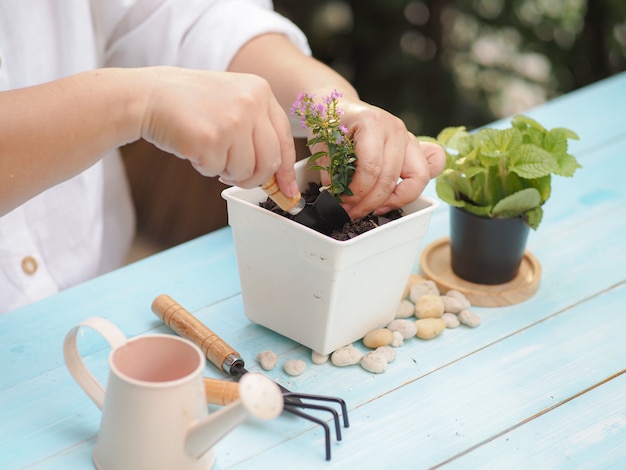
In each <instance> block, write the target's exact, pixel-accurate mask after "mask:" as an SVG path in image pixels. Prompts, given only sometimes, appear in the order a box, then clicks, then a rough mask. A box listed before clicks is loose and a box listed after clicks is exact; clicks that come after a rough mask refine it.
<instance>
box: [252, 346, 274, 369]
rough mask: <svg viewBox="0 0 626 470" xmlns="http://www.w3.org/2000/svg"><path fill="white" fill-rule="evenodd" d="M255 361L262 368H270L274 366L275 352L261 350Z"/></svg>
mask: <svg viewBox="0 0 626 470" xmlns="http://www.w3.org/2000/svg"><path fill="white" fill-rule="evenodd" d="M256 359H257V361H259V364H261V367H262V368H263V369H264V370H272V369H273V368H274V367H275V366H276V360H277V357H276V353H275V352H273V351H267V350H266V351H262V352H260V353H259V354H257V356H256Z"/></svg>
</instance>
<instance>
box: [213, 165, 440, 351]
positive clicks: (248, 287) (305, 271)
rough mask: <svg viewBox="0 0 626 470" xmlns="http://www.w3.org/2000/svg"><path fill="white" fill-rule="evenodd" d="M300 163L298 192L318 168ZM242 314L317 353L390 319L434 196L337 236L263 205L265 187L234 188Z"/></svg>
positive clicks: (227, 195) (231, 205)
mask: <svg viewBox="0 0 626 470" xmlns="http://www.w3.org/2000/svg"><path fill="white" fill-rule="evenodd" d="M306 165H307V164H306V161H305V160H304V161H300V162H298V163H297V164H296V173H297V178H298V181H299V182H300V190H301V191H304V190H305V189H306V187H307V186H308V182H309V181H317V182H319V172H317V171H308V170H307V169H306ZM222 196H223V197H224V199H226V201H227V206H228V223H229V225H230V226H231V227H232V233H233V239H234V243H235V250H236V253H237V264H238V267H239V278H240V282H241V294H242V297H243V306H244V311H245V315H246V316H247V317H248V319H250V320H251V321H252V322H255V323H258V324H260V325H263V326H265V327H267V328H269V329H271V330H273V331H275V332H277V333H280V334H282V335H284V336H286V337H288V338H290V339H292V340H294V341H297V342H298V343H300V344H303V345H305V346H307V347H309V348H311V349H312V350H313V351H316V352H318V353H320V354H329V353H331V352H333V351H335V350H336V349H338V348H340V347H342V346H345V345H347V344H350V343H352V342H354V341H357V340H359V339H361V338H362V337H363V336H365V335H366V334H367V333H369V332H370V331H372V330H374V329H376V328H379V327H382V326H384V325H386V324H387V323H389V322H390V321H391V320H393V318H394V316H395V313H396V309H397V307H398V304H399V302H400V300H401V296H402V292H403V290H404V287H405V285H406V282H407V280H408V277H409V275H410V274H411V270H412V268H413V266H414V265H415V260H416V258H417V255H418V254H419V248H420V245H421V242H422V238H423V237H424V234H425V233H426V230H427V228H428V224H429V222H430V217H431V215H432V212H433V211H434V210H435V209H436V208H437V207H438V206H439V203H438V202H437V201H436V200H433V199H430V198H427V197H424V196H422V197H420V198H419V199H418V200H416V201H414V202H413V203H411V204H409V205H407V206H405V207H403V211H404V215H403V217H401V218H399V219H397V220H394V221H392V222H389V223H387V224H385V225H383V226H381V227H378V228H376V229H374V230H370V231H369V232H367V233H364V234H361V235H359V236H357V237H355V238H353V239H351V240H347V241H338V240H335V239H333V238H330V237H328V236H325V235H322V234H321V233H318V232H316V231H315V230H312V229H310V228H308V227H305V226H303V225H301V224H298V223H297V222H294V221H292V220H289V219H287V218H285V217H283V216H281V215H278V214H274V213H272V212H270V211H268V210H266V209H263V208H262V207H260V206H259V202H261V201H264V200H265V199H266V198H267V196H266V194H265V193H264V192H263V191H262V190H261V189H260V188H255V189H241V188H236V187H233V188H229V189H226V190H225V191H223V192H222Z"/></svg>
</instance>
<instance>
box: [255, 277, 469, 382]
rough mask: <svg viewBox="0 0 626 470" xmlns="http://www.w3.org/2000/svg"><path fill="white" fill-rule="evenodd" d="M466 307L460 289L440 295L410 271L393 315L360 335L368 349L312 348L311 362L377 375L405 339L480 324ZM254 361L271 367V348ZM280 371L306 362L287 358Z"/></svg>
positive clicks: (294, 371)
mask: <svg viewBox="0 0 626 470" xmlns="http://www.w3.org/2000/svg"><path fill="white" fill-rule="evenodd" d="M470 309H471V304H470V302H469V300H468V299H467V298H466V297H465V295H463V294H462V293H461V292H459V291H456V290H449V291H448V292H446V293H443V294H442V293H441V292H439V288H438V287H437V285H436V284H435V283H434V282H433V281H430V280H427V279H424V278H423V277H422V276H419V275H417V274H413V275H411V276H410V277H409V281H408V282H407V285H406V287H405V290H404V294H403V295H402V300H401V301H400V304H399V305H398V309H397V311H396V315H395V318H394V319H393V320H392V321H391V322H390V323H389V324H388V325H386V326H385V327H384V328H378V329H376V330H374V331H370V332H369V333H368V334H367V335H365V336H364V337H363V340H362V342H363V346H365V347H366V348H368V349H369V351H367V352H366V353H363V352H361V350H360V349H358V348H356V347H355V346H354V344H349V345H347V346H344V347H342V348H339V349H337V350H336V351H335V352H333V353H332V354H329V355H322V354H318V353H317V352H315V351H313V352H312V354H311V361H312V362H313V363H314V364H324V363H325V362H327V361H328V360H329V359H330V361H331V362H332V364H333V365H335V366H337V367H346V366H353V365H356V364H360V365H361V367H363V369H365V370H367V371H368V372H371V373H373V374H380V373H383V372H385V371H386V370H387V367H388V365H389V363H391V362H393V360H394V359H395V358H396V352H395V350H394V348H398V347H400V346H402V345H403V344H404V341H405V340H408V339H410V338H413V337H417V338H419V339H423V340H429V339H432V338H435V337H437V336H439V335H440V334H441V333H443V331H444V330H445V329H446V328H457V327H459V326H460V325H465V326H468V327H470V328H475V327H477V326H478V325H480V322H481V320H480V317H479V316H478V315H477V314H476V313H474V312H473V311H472V310H470ZM257 360H258V361H259V364H260V365H261V367H262V368H263V369H265V370H271V369H273V368H274V367H275V365H276V362H277V358H276V354H275V353H273V352H272V351H263V352H261V353H259V354H258V355H257ZM283 370H284V371H285V373H286V374H288V375H292V376H297V375H300V374H302V373H303V372H304V371H305V370H306V363H305V362H304V361H301V360H296V359H291V360H288V361H287V362H286V363H285V364H284V366H283Z"/></svg>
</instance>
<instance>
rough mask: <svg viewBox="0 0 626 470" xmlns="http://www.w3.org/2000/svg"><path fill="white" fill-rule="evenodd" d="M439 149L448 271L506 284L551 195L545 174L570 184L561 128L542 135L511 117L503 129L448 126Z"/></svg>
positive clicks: (566, 133) (572, 164) (572, 166)
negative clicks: (447, 223) (443, 159)
mask: <svg viewBox="0 0 626 470" xmlns="http://www.w3.org/2000/svg"><path fill="white" fill-rule="evenodd" d="M422 139H427V140H430V141H433V142H436V143H439V144H440V145H441V146H443V147H444V149H445V150H446V167H445V169H444V171H443V172H442V173H441V174H440V175H439V176H438V177H437V180H436V190H437V195H438V196H439V197H440V198H441V199H442V200H443V201H444V202H446V203H448V204H450V206H452V207H451V210H450V248H451V264H452V271H453V272H454V273H455V274H456V275H457V276H459V277H460V278H462V279H465V280H467V281H470V282H473V283H477V284H485V285H494V284H502V283H506V282H509V281H511V280H512V279H514V278H515V277H516V275H517V273H518V269H519V266H520V262H521V260H522V257H523V254H524V251H525V246H526V241H527V237H528V233H529V229H530V228H532V229H534V230H536V229H537V228H538V227H539V224H540V222H541V219H542V216H543V205H544V204H545V202H546V201H547V200H548V198H549V197H550V194H551V178H552V175H558V176H566V177H571V176H573V175H574V173H575V171H576V169H578V168H580V164H579V163H578V161H577V160H576V158H575V157H574V156H573V155H571V154H569V153H568V139H578V136H577V135H576V133H574V132H573V131H571V130H569V129H564V128H554V129H550V130H547V129H545V128H544V127H543V126H542V125H541V124H540V123H538V122H537V121H535V120H533V119H531V118H529V117H526V116H523V115H517V116H515V117H513V119H512V121H511V125H510V127H507V128H504V129H495V128H483V129H480V130H479V131H478V132H475V133H468V132H467V131H466V129H465V128H464V127H449V128H446V129H444V130H443V131H441V132H440V133H439V135H438V136H437V138H436V139H432V138H427V137H424V138H422Z"/></svg>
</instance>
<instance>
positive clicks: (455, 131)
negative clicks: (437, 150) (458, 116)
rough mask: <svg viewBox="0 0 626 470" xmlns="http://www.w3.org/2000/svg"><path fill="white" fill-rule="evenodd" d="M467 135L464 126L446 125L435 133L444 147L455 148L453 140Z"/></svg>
mask: <svg viewBox="0 0 626 470" xmlns="http://www.w3.org/2000/svg"><path fill="white" fill-rule="evenodd" d="M466 135H467V132H466V130H465V127H463V126H461V127H446V128H445V129H443V130H442V131H441V132H440V133H439V134H438V135H437V141H438V142H439V143H440V144H442V145H443V146H444V147H448V148H452V149H456V147H455V141H456V140H458V139H460V138H463V137H465V136H466Z"/></svg>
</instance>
